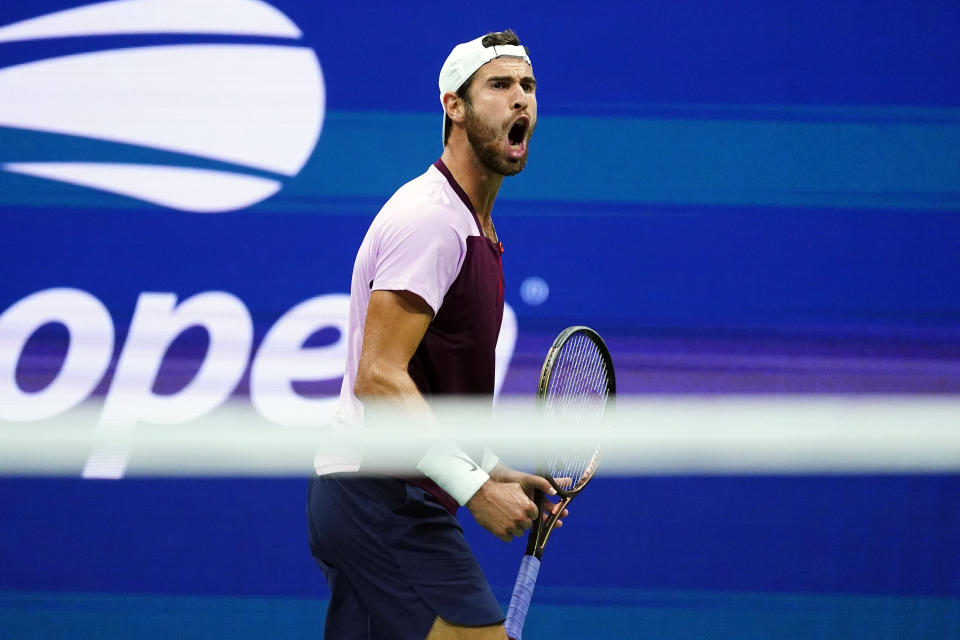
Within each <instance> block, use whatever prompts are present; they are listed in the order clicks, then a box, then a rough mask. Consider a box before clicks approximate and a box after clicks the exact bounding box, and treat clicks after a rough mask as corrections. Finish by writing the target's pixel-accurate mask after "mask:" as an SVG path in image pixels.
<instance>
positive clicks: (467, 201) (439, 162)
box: [433, 158, 503, 254]
mask: <svg viewBox="0 0 960 640" xmlns="http://www.w3.org/2000/svg"><path fill="white" fill-rule="evenodd" d="M433 166H434V167H436V168H437V171H439V172H440V173H442V174H443V177H445V178H446V179H447V182H449V183H450V186H451V187H452V188H453V190H454V191H455V192H456V194H457V195H458V196H460V199H461V200H462V201H463V204H465V205H466V207H467V210H469V211H470V215H472V216H473V223H474V224H475V225H477V232H478V233H479V234H480V237H481V238H486V236H485V235H483V229H482V228H481V227H480V218H478V217H477V210H476V209H474V208H473V203H472V202H470V196H468V195H467V192H466V191H464V190H463V187H461V186H460V184H459V183H458V182H457V179H456V178H454V177H453V174H452V173H450V169H449V168H447V165H445V164H444V163H443V160H442V159H440V158H437V161H436V162H434V163H433ZM486 239H487V241H488V242H489V243H490V244H491V245H493V246H494V247H495V248H496V249H497V251H499V252H500V253H501V254H502V253H503V243H502V242H494V241H493V240H490V238H486Z"/></svg>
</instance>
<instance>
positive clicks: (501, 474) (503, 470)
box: [490, 462, 570, 527]
mask: <svg viewBox="0 0 960 640" xmlns="http://www.w3.org/2000/svg"><path fill="white" fill-rule="evenodd" d="M490 478H491V479H492V480H496V481H497V482H516V483H517V484H519V485H520V486H521V487H523V490H524V491H525V492H526V494H527V497H529V498H531V499H532V498H533V491H534V489H539V490H540V491H542V492H543V493H544V495H545V496H548V499H547V500H546V501H545V503H544V507H547V509H549V511H550V513H551V514H553V513H556V512H557V509H559V508H560V505H558V504H556V503H554V502H552V501H551V500H550V499H549V496H555V495H556V494H557V492H556V490H554V488H553V487H552V486H551V485H550V483H549V482H548V481H547V479H546V478H544V477H541V476H537V475H533V474H532V473H524V472H523V471H517V470H516V469H511V468H510V467H508V466H506V465H505V464H503V463H502V462H498V463H497V466H495V467H494V468H493V469H491V470H490ZM566 484H569V480H567V483H566ZM566 484H564V479H560V480H559V485H560V486H561V487H565V486H566ZM547 505H550V506H549V507H548V506H547ZM568 515H570V511H569V510H568V509H564V510H563V513H561V514H560V517H559V518H557V524H555V525H554V526H555V527H562V526H563V519H564V518H566V517H567V516H568ZM540 517H541V518H543V519H544V520H546V519H547V518H548V517H550V516H549V514H546V513H543V514H540Z"/></svg>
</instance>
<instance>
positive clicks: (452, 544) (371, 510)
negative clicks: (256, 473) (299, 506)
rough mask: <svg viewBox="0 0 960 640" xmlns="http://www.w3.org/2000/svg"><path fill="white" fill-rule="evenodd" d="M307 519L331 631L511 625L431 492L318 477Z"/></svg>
mask: <svg viewBox="0 0 960 640" xmlns="http://www.w3.org/2000/svg"><path fill="white" fill-rule="evenodd" d="M307 517H308V522H309V532H310V550H311V552H312V553H313V557H314V559H315V560H316V561H317V564H319V565H320V568H321V569H323V571H324V574H325V575H326V578H327V582H328V584H329V585H330V590H331V591H332V597H331V599H330V606H329V608H328V610H327V622H326V630H325V636H324V637H327V638H331V640H353V639H355V638H356V639H359V638H363V639H364V640H369V639H380V638H384V639H390V640H405V639H407V638H409V639H410V640H423V638H424V637H426V635H427V632H428V631H429V630H430V627H431V626H432V625H433V622H434V619H435V618H436V617H437V616H440V617H441V618H443V619H444V620H446V621H447V622H450V623H452V624H456V625H462V626H476V627H480V626H487V625H493V624H497V623H499V622H502V621H503V612H502V610H501V609H500V605H499V604H497V601H496V599H495V598H494V597H493V593H492V592H491V591H490V585H489V584H488V583H487V579H486V576H484V575H483V571H482V570H481V569H480V565H479V564H478V563H477V560H476V558H475V557H474V555H473V552H472V551H470V548H469V547H468V546H467V542H466V540H465V539H464V537H463V529H462V528H461V527H460V523H458V522H457V519H456V518H455V517H453V516H452V515H450V512H448V511H447V510H446V509H445V508H444V507H443V506H441V505H440V503H439V502H438V501H437V500H436V498H434V497H433V496H432V495H430V494H429V493H427V492H426V491H424V490H423V489H420V488H419V487H415V486H413V485H411V484H408V483H406V482H404V481H402V480H398V479H396V478H388V477H383V476H367V475H359V474H352V473H347V474H331V475H325V476H315V477H314V478H312V479H311V480H310V487H309V490H308V493H307Z"/></svg>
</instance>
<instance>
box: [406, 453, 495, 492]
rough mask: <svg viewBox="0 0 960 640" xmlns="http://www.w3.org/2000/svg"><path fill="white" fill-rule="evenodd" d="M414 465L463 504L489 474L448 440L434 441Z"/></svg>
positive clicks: (488, 477) (487, 478)
mask: <svg viewBox="0 0 960 640" xmlns="http://www.w3.org/2000/svg"><path fill="white" fill-rule="evenodd" d="M417 469H418V470H419V471H420V473H422V474H423V475H425V476H427V477H428V478H430V479H431V480H433V481H434V482H436V483H437V484H438V485H440V488H441V489H443V490H444V491H446V492H447V493H449V494H450V496H451V497H452V498H453V499H454V500H456V501H457V504H459V505H460V506H463V505H465V504H467V501H469V500H470V498H472V497H473V494H475V493H476V492H477V490H478V489H479V488H480V486H481V485H483V483H484V482H486V481H487V480H489V479H490V475H489V474H488V473H487V472H486V471H484V470H483V469H481V468H480V466H479V465H478V464H477V463H476V462H474V461H473V460H472V459H471V458H470V456H468V455H467V454H466V453H465V452H464V451H463V449H461V448H460V447H458V446H457V445H455V444H454V443H452V442H438V443H437V444H435V445H433V446H432V447H430V450H429V451H427V453H426V455H424V456H423V457H422V458H420V462H418V463H417Z"/></svg>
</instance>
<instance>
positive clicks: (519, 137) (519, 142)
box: [507, 117, 530, 158]
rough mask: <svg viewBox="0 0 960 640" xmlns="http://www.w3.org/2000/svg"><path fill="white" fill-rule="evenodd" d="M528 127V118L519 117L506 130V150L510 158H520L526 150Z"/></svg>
mask: <svg viewBox="0 0 960 640" xmlns="http://www.w3.org/2000/svg"><path fill="white" fill-rule="evenodd" d="M529 128H530V120H529V119H528V118H526V117H522V118H519V119H518V120H517V121H516V122H514V123H513V126H511V127H510V131H509V132H507V145H508V149H507V152H508V153H509V155H510V157H512V158H520V157H522V156H523V154H524V153H526V151H527V130H528V129H529Z"/></svg>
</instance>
